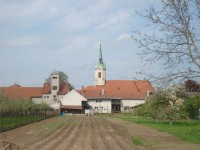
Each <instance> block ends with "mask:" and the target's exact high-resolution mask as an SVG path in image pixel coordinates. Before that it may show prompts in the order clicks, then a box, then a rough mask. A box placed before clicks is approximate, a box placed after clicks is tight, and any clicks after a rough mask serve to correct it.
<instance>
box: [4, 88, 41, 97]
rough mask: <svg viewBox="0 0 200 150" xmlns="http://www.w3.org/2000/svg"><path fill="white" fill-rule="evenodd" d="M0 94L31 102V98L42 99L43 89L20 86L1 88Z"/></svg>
mask: <svg viewBox="0 0 200 150" xmlns="http://www.w3.org/2000/svg"><path fill="white" fill-rule="evenodd" d="M0 93H3V94H5V95H7V96H9V97H11V98H17V99H18V98H20V99H24V100H30V99H31V97H42V87H21V86H20V85H12V86H9V87H0Z"/></svg>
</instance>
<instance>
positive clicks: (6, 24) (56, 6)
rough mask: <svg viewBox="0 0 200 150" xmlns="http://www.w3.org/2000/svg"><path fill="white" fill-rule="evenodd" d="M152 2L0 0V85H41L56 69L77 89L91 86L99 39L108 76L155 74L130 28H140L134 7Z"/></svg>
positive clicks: (110, 77)
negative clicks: (142, 58) (146, 61)
mask: <svg viewBox="0 0 200 150" xmlns="http://www.w3.org/2000/svg"><path fill="white" fill-rule="evenodd" d="M156 1H157V0H140V1H138V0H29V1H27V0H17V1H16V0H9V1H7V0H0V68H1V71H0V72H1V76H0V86H10V85H11V84H13V83H18V84H20V85H22V86H42V85H43V83H44V81H45V79H46V78H47V77H48V76H49V75H50V73H51V72H53V71H55V70H60V71H63V72H65V73H66V74H67V75H68V76H69V81H70V82H71V83H72V84H73V85H74V86H75V88H76V89H79V88H81V86H82V85H84V86H88V85H93V84H94V67H95V65H96V63H97V61H98V52H99V44H100V43H101V44H102V51H103V59H104V62H105V63H106V66H107V79H108V80H114V79H121V80H123V79H124V80H132V79H134V78H137V79H143V78H144V77H143V76H141V75H137V74H136V72H140V71H146V70H149V72H152V73H154V72H157V71H158V68H159V67H156V66H155V65H154V66H151V65H146V64H145V63H141V60H140V58H139V56H138V55H137V54H136V53H138V51H139V49H138V48H137V45H136V43H134V41H133V40H132V39H131V35H132V31H133V30H135V29H140V30H142V29H145V22H144V20H142V19H141V18H140V17H139V16H138V15H136V14H135V12H134V10H139V11H141V12H143V11H144V10H145V8H147V7H149V6H150V5H152V4H155V2H156ZM157 2H158V1H157ZM147 32H151V31H147Z"/></svg>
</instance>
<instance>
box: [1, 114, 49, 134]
mask: <svg viewBox="0 0 200 150" xmlns="http://www.w3.org/2000/svg"><path fill="white" fill-rule="evenodd" d="M49 117H50V116H45V115H40V114H38V115H27V116H26V115H23V116H17V115H16V116H14V115H13V116H0V131H3V130H6V129H11V128H15V127H18V126H21V125H24V124H28V123H31V122H35V121H39V120H42V119H45V118H49Z"/></svg>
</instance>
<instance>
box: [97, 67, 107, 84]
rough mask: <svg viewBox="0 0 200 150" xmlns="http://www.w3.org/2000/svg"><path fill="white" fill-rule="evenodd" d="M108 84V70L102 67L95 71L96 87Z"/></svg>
mask: <svg viewBox="0 0 200 150" xmlns="http://www.w3.org/2000/svg"><path fill="white" fill-rule="evenodd" d="M99 73H101V78H99ZM105 82H106V70H104V69H103V68H102V67H101V66H99V68H98V69H96V70H95V85H105Z"/></svg>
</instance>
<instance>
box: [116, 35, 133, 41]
mask: <svg viewBox="0 0 200 150" xmlns="http://www.w3.org/2000/svg"><path fill="white" fill-rule="evenodd" d="M130 39H131V35H130V34H129V33H123V34H121V35H119V36H118V37H117V38H116V40H115V43H121V42H123V41H127V40H130Z"/></svg>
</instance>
